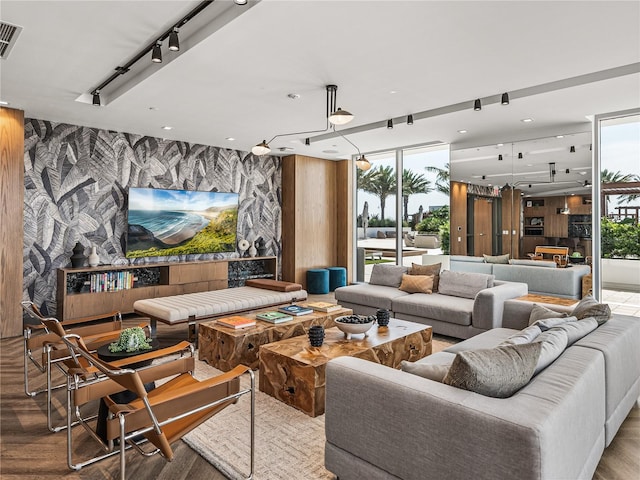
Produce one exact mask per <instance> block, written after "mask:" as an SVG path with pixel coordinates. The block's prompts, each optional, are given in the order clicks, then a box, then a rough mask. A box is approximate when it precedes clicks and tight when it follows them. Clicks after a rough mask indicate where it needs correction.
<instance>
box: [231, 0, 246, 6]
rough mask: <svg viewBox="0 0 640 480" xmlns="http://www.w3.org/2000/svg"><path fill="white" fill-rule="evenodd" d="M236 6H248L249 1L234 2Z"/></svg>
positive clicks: (236, 0)
mask: <svg viewBox="0 0 640 480" xmlns="http://www.w3.org/2000/svg"><path fill="white" fill-rule="evenodd" d="M233 1H234V3H235V4H236V5H246V4H247V0H233Z"/></svg>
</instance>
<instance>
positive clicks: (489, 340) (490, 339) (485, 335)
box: [427, 328, 518, 358]
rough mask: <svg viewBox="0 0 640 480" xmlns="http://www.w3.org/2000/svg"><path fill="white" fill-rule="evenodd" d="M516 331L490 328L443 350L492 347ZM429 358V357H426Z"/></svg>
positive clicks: (456, 350)
mask: <svg viewBox="0 0 640 480" xmlns="http://www.w3.org/2000/svg"><path fill="white" fill-rule="evenodd" d="M516 333H518V331H517V330H514V329H511V328H492V329H491V330H487V331H486V332H482V334H480V335H476V336H474V337H471V338H468V339H466V340H465V341H464V342H460V343H456V344H455V345H451V346H450V347H447V348H445V349H444V350H443V351H444V352H447V353H454V354H455V353H458V352H464V351H466V350H480V349H484V348H493V347H497V346H498V345H500V343H501V342H503V341H505V340H506V339H507V338H509V337H510V336H511V335H514V334H516ZM427 358H429V357H427Z"/></svg>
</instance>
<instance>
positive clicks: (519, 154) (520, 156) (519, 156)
mask: <svg viewBox="0 0 640 480" xmlns="http://www.w3.org/2000/svg"><path fill="white" fill-rule="evenodd" d="M518 159H519V160H522V152H520V153H518Z"/></svg>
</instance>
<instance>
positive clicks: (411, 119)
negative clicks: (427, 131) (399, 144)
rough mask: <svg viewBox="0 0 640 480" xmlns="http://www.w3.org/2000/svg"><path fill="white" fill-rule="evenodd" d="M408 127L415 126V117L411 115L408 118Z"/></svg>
mask: <svg viewBox="0 0 640 480" xmlns="http://www.w3.org/2000/svg"><path fill="white" fill-rule="evenodd" d="M407 125H413V115H411V114H409V116H408V117H407Z"/></svg>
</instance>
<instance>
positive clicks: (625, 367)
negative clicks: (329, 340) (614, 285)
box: [325, 301, 640, 480]
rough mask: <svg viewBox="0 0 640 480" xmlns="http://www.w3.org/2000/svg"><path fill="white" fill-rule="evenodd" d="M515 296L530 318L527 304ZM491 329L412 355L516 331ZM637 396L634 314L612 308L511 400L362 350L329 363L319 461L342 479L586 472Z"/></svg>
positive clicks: (442, 355)
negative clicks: (368, 357)
mask: <svg viewBox="0 0 640 480" xmlns="http://www.w3.org/2000/svg"><path fill="white" fill-rule="evenodd" d="M507 303H509V304H511V307H510V308H509V309H508V314H509V315H511V318H510V323H511V325H512V326H516V325H517V326H519V327H521V328H522V327H525V326H526V325H527V323H528V318H529V313H528V312H529V311H530V310H531V308H532V304H528V303H525V302H519V301H515V302H514V301H511V302H507ZM517 332H518V331H517V330H514V329H505V328H497V329H493V330H491V331H488V332H486V333H482V334H480V335H478V336H475V337H473V338H472V339H469V340H466V341H463V342H461V343H459V344H456V345H454V346H453V347H451V348H448V349H447V350H445V351H443V352H439V353H437V354H434V355H432V356H429V357H426V358H424V359H422V360H420V361H419V362H425V363H433V364H438V363H443V362H444V363H447V362H449V363H450V362H451V359H452V358H453V357H455V354H456V353H457V352H459V351H463V350H474V349H479V348H492V347H494V346H496V345H498V344H500V342H502V341H504V340H505V339H506V338H507V337H509V336H511V335H513V334H514V333H517ZM639 396H640V319H639V318H637V317H630V316H622V315H614V316H613V318H611V320H609V321H608V322H607V323H605V324H604V325H602V326H600V327H598V328H597V329H596V330H594V331H592V332H591V333H589V334H588V335H586V336H585V337H583V338H582V339H580V340H578V341H577V342H576V343H574V344H573V345H571V346H569V347H568V348H566V349H565V350H564V351H563V352H562V353H561V354H560V356H559V357H558V358H557V359H556V360H555V361H554V362H553V363H552V364H551V365H550V366H548V367H546V369H544V370H542V371H541V372H540V373H538V374H537V375H536V376H534V377H533V378H532V379H531V380H530V381H529V383H528V384H526V385H525V386H524V387H523V388H521V389H520V390H519V391H517V392H516V393H515V394H513V395H512V396H511V397H509V398H493V397H489V396H483V395H480V394H478V393H474V392H472V391H468V390H463V389H459V388H456V387H453V386H451V385H448V384H445V383H440V382H438V381H434V380H430V379H428V378H423V377H421V376H417V375H414V374H411V373H407V372H405V371H401V370H395V369H392V368H389V367H385V366H382V365H379V364H376V363H372V362H368V361H365V360H361V359H357V358H352V357H341V358H338V359H335V360H332V361H331V362H329V363H328V365H327V370H326V413H325V421H326V444H325V466H326V468H327V469H328V470H330V471H331V472H333V473H334V474H336V475H337V476H338V477H339V478H340V480H356V479H358V480H359V479H362V478H367V479H374V480H375V479H404V480H429V479H442V478H447V479H452V480H455V479H465V480H466V479H469V478H474V479H490V480H500V479H514V478H517V479H519V480H526V479H531V480H543V479H544V480H556V479H557V480H570V479H590V478H592V476H593V473H594V471H595V469H596V467H597V465H598V462H599V460H600V457H601V455H602V452H603V450H604V448H605V447H606V446H608V445H609V444H610V443H611V441H612V439H613V437H614V436H615V434H616V432H617V431H618V428H619V427H620V425H621V423H622V422H623V421H624V419H625V418H626V416H627V415H628V413H629V411H630V410H631V408H633V406H634V403H636V402H637V401H638V397H639Z"/></svg>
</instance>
